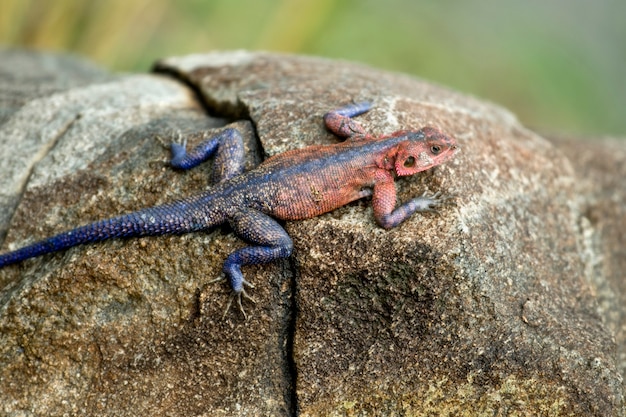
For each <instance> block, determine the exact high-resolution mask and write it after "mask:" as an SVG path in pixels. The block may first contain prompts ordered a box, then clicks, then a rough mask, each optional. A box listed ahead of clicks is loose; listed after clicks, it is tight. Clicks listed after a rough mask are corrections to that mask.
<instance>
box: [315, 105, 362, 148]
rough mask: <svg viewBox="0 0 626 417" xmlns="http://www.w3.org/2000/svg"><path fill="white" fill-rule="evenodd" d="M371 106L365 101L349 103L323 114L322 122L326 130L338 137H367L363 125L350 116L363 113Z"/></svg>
mask: <svg viewBox="0 0 626 417" xmlns="http://www.w3.org/2000/svg"><path fill="white" fill-rule="evenodd" d="M371 108H372V105H371V103H369V102H367V101H364V102H361V103H354V104H349V105H347V106H344V107H341V108H339V109H337V110H332V111H329V112H328V113H326V114H325V115H324V124H325V125H326V127H327V128H328V130H330V131H331V132H333V133H334V134H335V135H337V136H339V137H340V138H350V139H353V138H356V137H367V133H366V132H365V129H364V128H363V126H361V125H360V124H359V123H358V122H356V121H354V120H352V117H354V116H358V115H359V114H363V113H365V112H367V111H368V110H369V109H371Z"/></svg>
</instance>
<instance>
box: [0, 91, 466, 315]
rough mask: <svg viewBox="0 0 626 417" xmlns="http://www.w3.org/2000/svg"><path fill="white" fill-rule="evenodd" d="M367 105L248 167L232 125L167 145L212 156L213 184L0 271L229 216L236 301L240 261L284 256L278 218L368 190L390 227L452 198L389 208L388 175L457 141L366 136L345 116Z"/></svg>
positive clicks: (287, 244) (229, 274) (187, 163)
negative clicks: (322, 133) (193, 143)
mask: <svg viewBox="0 0 626 417" xmlns="http://www.w3.org/2000/svg"><path fill="white" fill-rule="evenodd" d="M369 109H370V104H369V103H357V104H352V105H348V106H345V107H342V108H340V109H338V110H335V111H331V112H329V113H327V114H326V115H325V116H324V123H325V124H326V127H327V128H328V129H329V130H330V131H331V132H333V133H335V134H336V135H337V136H339V137H343V138H347V139H346V140H345V141H344V142H342V143H338V144H334V145H324V146H311V147H308V148H304V149H298V150H293V151H290V152H285V153H283V154H280V155H277V156H274V157H272V158H269V159H268V160H266V161H265V162H263V163H262V164H261V165H259V166H258V167H257V168H256V169H254V170H251V171H250V172H248V173H245V174H243V159H244V148H243V140H242V137H241V135H240V134H239V132H238V131H237V130H235V129H226V130H224V131H223V132H222V133H220V134H219V135H217V136H215V137H213V138H210V139H207V140H205V141H204V142H202V143H201V144H200V145H198V146H197V147H195V148H194V149H193V150H192V151H191V152H189V153H188V152H187V151H186V149H185V145H184V144H178V143H174V144H172V145H171V151H172V159H171V162H170V163H171V165H172V166H173V167H175V168H178V169H191V168H193V167H195V166H197V165H198V164H200V163H202V162H203V161H205V160H207V159H208V158H209V157H211V156H212V155H213V154H215V166H214V180H215V181H216V182H217V184H216V185H215V186H214V187H213V188H212V189H210V190H208V191H206V192H204V193H201V194H198V195H196V196H192V197H188V198H184V199H181V200H178V201H175V202H173V203H169V204H164V205H161V206H155V207H150V208H146V209H143V210H139V211H136V212H134V213H129V214H125V215H122V216H119V217H114V218H111V219H107V220H101V221H98V222H95V223H92V224H88V225H86V226H81V227H78V228H76V229H72V230H70V231H67V232H64V233H61V234H59V235H56V236H53V237H51V238H48V239H45V240H42V241H39V242H36V243H34V244H32V245H29V246H26V247H24V248H22V249H18V250H16V251H13V252H8V253H5V254H2V255H0V268H2V267H5V266H7V265H10V264H15V263H18V262H21V261H23V260H25V259H28V258H32V257H35V256H39V255H43V254H46V253H50V252H57V251H61V250H64V249H67V248H70V247H73V246H77V245H81V244H84V243H91V242H98V241H102V240H106V239H111V238H117V237H138V236H155V235H166V234H182V233H189V232H194V231H199V230H205V229H209V228H212V227H214V226H217V225H219V224H223V223H228V224H230V226H231V227H232V228H233V230H234V232H235V233H236V234H237V235H238V236H239V237H241V238H242V239H244V240H246V241H248V242H250V243H251V246H248V247H245V248H243V249H239V250H237V251H235V252H233V253H231V254H230V255H229V256H228V258H227V259H226V261H225V262H224V274H225V276H226V278H227V279H228V281H229V282H230V285H231V288H232V289H233V294H234V295H235V296H237V299H238V302H239V306H240V308H241V296H242V295H243V296H246V297H248V296H247V294H246V292H245V290H244V284H245V285H250V284H249V283H248V282H247V281H246V280H245V279H244V277H243V275H242V273H241V267H242V266H243V265H251V264H252V265H254V264H261V263H267V262H271V261H274V260H276V259H280V258H286V257H288V256H289V255H290V254H291V251H292V248H293V243H292V241H291V238H290V237H289V235H287V233H286V232H285V230H284V229H283V228H282V226H281V225H280V224H279V223H278V222H277V221H276V220H275V219H280V220H301V219H308V218H311V217H315V216H319V215H320V214H323V213H327V212H329V211H332V210H334V209H336V208H338V207H341V206H344V205H346V204H348V203H350V202H351V201H354V200H358V199H360V198H363V197H368V196H371V197H372V205H373V208H374V217H375V218H376V221H377V222H378V224H380V225H381V226H382V227H384V228H385V229H389V228H392V227H395V226H397V225H398V224H400V223H401V222H403V221H404V220H406V219H407V218H408V217H409V216H411V215H412V214H413V213H415V212H416V211H421V212H428V211H434V210H435V209H436V208H437V207H439V206H440V205H441V204H443V203H444V202H446V201H447V200H448V199H449V197H446V196H442V195H440V194H435V195H433V196H427V195H426V194H424V195H422V196H420V197H417V198H413V199H411V200H410V201H408V202H406V203H404V204H402V205H400V206H399V207H397V208H396V189H395V183H394V179H395V177H396V176H405V175H412V174H415V173H417V172H420V171H424V170H427V169H429V168H432V167H434V166H436V165H439V164H441V163H443V162H445V161H447V160H448V159H450V158H451V157H452V156H453V155H454V153H455V151H456V148H457V146H456V142H455V140H454V139H453V138H451V137H449V136H446V135H444V134H443V133H441V132H440V131H438V130H436V129H434V128H431V127H424V128H422V129H420V130H418V131H399V132H396V133H393V134H391V135H388V136H383V137H373V136H371V135H369V134H367V133H366V132H365V130H364V129H363V127H362V126H361V125H360V124H359V123H357V122H356V121H354V120H353V119H352V117H354V116H357V115H359V114H362V113H364V112H366V111H368V110H369ZM248 298H250V297H248ZM231 301H232V298H231ZM229 306H230V302H229ZM227 309H228V307H227ZM241 311H242V312H243V308H241ZM244 315H245V313H244Z"/></svg>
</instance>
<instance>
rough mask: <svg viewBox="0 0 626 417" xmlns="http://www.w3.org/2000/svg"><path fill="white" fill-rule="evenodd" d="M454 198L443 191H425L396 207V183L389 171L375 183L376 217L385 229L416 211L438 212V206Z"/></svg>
mask: <svg viewBox="0 0 626 417" xmlns="http://www.w3.org/2000/svg"><path fill="white" fill-rule="evenodd" d="M451 199H452V197H451V196H446V195H443V194H441V193H435V194H433V195H429V194H428V193H424V194H422V195H421V196H419V197H416V198H413V199H411V200H409V201H408V202H406V203H404V204H402V205H401V206H400V207H398V208H396V185H395V183H394V181H393V177H392V176H391V174H389V172H385V173H384V174H383V175H382V178H380V179H379V181H378V182H377V183H376V184H375V185H374V192H373V194H372V206H373V209H374V217H375V218H376V221H377V222H378V224H379V225H381V226H382V227H383V228H385V229H391V228H393V227H396V226H397V225H399V224H400V223H402V222H403V221H405V220H406V219H408V218H409V217H411V215H412V214H413V213H415V212H418V211H419V212H435V213H436V212H437V210H436V209H437V208H439V207H441V206H442V205H444V204H447V203H448V202H449V201H450V200H451Z"/></svg>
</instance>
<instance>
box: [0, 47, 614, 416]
mask: <svg viewBox="0 0 626 417" xmlns="http://www.w3.org/2000/svg"><path fill="white" fill-rule="evenodd" d="M4 59H5V56H2V59H0V61H4ZM11 59H15V58H12V57H11ZM20 59H24V57H20ZM46 59H47V60H53V61H54V60H57V61H58V62H57V64H56V65H58V68H59V70H58V71H59V72H63V68H64V67H65V66H66V65H67V66H69V67H72V68H74V67H75V66H76V65H77V64H76V63H74V62H73V61H71V60H68V59H67V58H64V57H54V56H52V57H50V56H46ZM38 65H40V58H33V60H32V66H33V67H35V68H36V67H37V66H38ZM156 68H157V70H158V71H160V72H161V73H162V75H158V74H154V75H128V76H114V77H104V78H99V77H95V78H94V80H93V82H91V83H85V84H84V85H76V86H72V87H71V88H68V89H62V88H60V89H59V91H57V92H55V93H53V94H47V95H42V96H41V97H37V96H33V97H32V98H29V100H25V101H24V103H23V105H20V106H16V107H15V108H13V110H12V111H11V114H10V116H9V117H8V118H7V119H6V120H5V121H4V123H3V124H2V125H0V154H1V155H2V160H3V161H4V160H10V164H8V166H7V168H5V166H4V164H3V167H2V176H0V190H2V191H0V197H1V198H2V200H1V201H0V204H2V207H3V210H2V212H3V213H5V214H4V216H3V217H2V218H0V220H1V222H2V223H0V226H1V227H2V229H1V230H4V231H5V235H6V238H5V239H4V243H3V246H2V247H3V249H4V250H6V249H10V248H16V247H19V246H22V245H23V244H25V243H28V242H32V241H34V240H37V239H40V238H43V237H46V236H49V235H51V234H53V233H56V232H60V231H62V230H65V229H66V228H68V227H71V226H74V225H78V224H83V223H86V222H88V221H91V220H96V219H100V218H104V217H110V216H113V215H116V214H120V213H122V212H126V211H130V210H134V209H137V208H140V207H144V206H147V205H153V204H158V203H161V202H165V201H169V200H172V199H175V198H176V197H178V196H181V195H188V194H190V193H193V192H197V191H199V190H202V189H204V188H206V187H208V186H210V184H209V183H208V180H207V179H208V178H209V177H210V175H209V173H210V168H211V164H205V165H206V166H203V167H199V168H197V169H195V170H192V171H190V172H186V173H180V172H174V171H172V170H171V169H169V168H168V167H167V166H166V164H165V163H164V161H165V160H166V158H167V151H165V150H164V149H163V148H162V147H161V145H160V143H159V141H158V140H156V139H155V135H161V136H168V137H169V136H173V135H175V134H176V132H184V133H189V132H203V131H208V132H209V134H210V133H211V132H217V131H219V128H221V127H223V126H225V125H227V124H228V123H230V122H235V123H236V126H237V127H239V128H240V129H241V130H242V131H243V132H244V134H245V136H246V138H247V140H248V148H249V155H250V161H248V163H249V166H252V165H253V164H254V163H255V159H258V156H255V155H257V154H258V153H259V152H260V150H259V149H257V148H258V146H259V145H260V149H262V152H263V154H264V155H265V156H267V155H273V154H276V153H279V152H283V151H285V150H288V149H293V148H298V147H303V146H306V145H309V144H312V143H333V142H336V141H337V139H336V138H335V137H333V136H332V135H331V134H330V133H328V132H327V131H325V129H324V127H323V123H322V121H321V116H322V114H323V113H324V112H326V111H328V110H329V109H332V108H335V107H337V106H339V105H342V104H345V103H347V102H349V101H351V100H355V101H357V100H363V99H368V100H372V101H373V102H374V109H373V110H372V111H370V112H369V113H367V114H365V115H363V116H360V117H359V120H360V121H361V122H362V123H363V125H364V126H366V127H367V128H368V129H369V130H370V131H371V132H373V133H377V134H382V133H390V132H392V131H394V130H397V129H406V128H418V127H421V126H423V125H434V126H437V127H439V128H441V129H443V130H444V131H446V132H448V133H450V134H452V135H454V136H456V137H457V138H458V140H459V142H460V145H461V148H462V152H461V153H460V154H458V155H457V156H456V157H455V159H454V160H453V161H452V162H450V163H447V164H445V165H444V166H440V167H437V168H436V169H434V170H432V171H430V172H427V173H425V174H423V175H419V176H416V177H413V178H408V179H402V180H400V181H399V182H398V188H399V197H400V200H401V201H404V200H406V199H408V198H410V196H414V195H416V194H419V193H422V192H423V191H424V190H427V189H428V190H431V191H443V192H446V193H455V194H457V196H458V197H457V206H456V207H450V208H445V209H443V210H442V212H441V215H440V216H433V215H423V216H420V215H416V216H414V217H412V218H411V219H410V220H408V221H407V222H405V223H404V224H403V225H401V226H400V227H398V228H396V229H394V230H391V231H384V230H382V229H381V228H379V227H377V226H376V224H375V222H374V220H373V216H372V210H371V208H370V206H369V203H368V202H367V201H361V202H358V203H355V204H352V205H349V206H348V207H344V208H342V209H339V210H337V211H335V212H333V213H329V214H327V215H324V216H321V217H319V218H315V219H311V220H307V221H301V222H293V223H288V224H287V225H286V228H287V230H288V232H289V233H290V235H291V236H292V237H293V239H294V243H295V254H294V256H292V257H291V258H290V259H289V260H288V261H284V262H277V263H274V264H270V265H263V266H258V267H249V268H247V269H246V270H244V274H245V275H246V277H247V279H248V280H249V281H251V282H253V283H254V284H255V285H256V288H255V289H254V290H253V291H254V293H253V295H254V297H255V298H256V299H257V303H256V304H251V303H248V304H246V308H247V310H248V312H249V314H250V316H251V317H250V319H249V320H247V321H245V320H244V319H243V317H242V316H241V314H240V313H239V312H237V311H235V310H232V311H230V312H229V313H228V314H227V316H226V319H225V320H222V319H221V316H222V313H223V309H224V307H225V304H226V302H227V299H228V295H229V293H228V289H227V287H226V286H225V285H219V284H217V285H216V284H209V281H211V280H212V279H213V278H215V277H217V276H219V274H220V270H221V264H222V262H223V260H224V258H225V257H226V256H227V254H228V253H229V252H231V251H232V250H233V249H235V248H236V247H240V246H242V245H244V243H242V242H240V241H239V240H238V239H237V238H235V237H234V236H233V235H232V234H231V233H229V232H228V230H227V229H218V230H214V231H211V232H207V233H197V234H193V235H185V236H173V237H157V238H146V239H131V240H115V241H108V242H104V243H101V244H96V245H89V246H84V247H78V248H73V249H71V250H68V251H66V252H64V253H60V254H54V255H48V256H44V257H41V258H38V259H34V260H30V261H27V262H24V263H23V264H22V265H19V266H12V267H8V268H5V269H3V270H0V283H1V287H0V288H2V292H1V293H0V300H1V301H0V303H1V304H0V404H1V405H0V410H1V412H2V413H4V414H7V415H63V414H75V415H116V416H119V415H151V414H153V415H185V416H187V415H206V416H220V415H224V416H226V415H229V416H230V415H293V414H299V415H303V416H304V415H310V416H316V415H446V414H447V415H490V416H491V415H500V414H502V415H504V414H507V415H598V416H609V415H623V411H622V401H623V386H622V377H621V373H620V371H619V370H620V369H622V368H620V367H619V365H618V364H619V363H620V362H618V360H617V358H616V348H617V347H616V343H615V341H614V339H613V336H612V332H611V331H613V332H615V333H616V334H620V332H621V333H623V332H622V331H621V323H622V322H623V320H621V317H622V316H621V313H619V314H615V313H614V311H616V309H618V308H619V300H620V298H619V296H614V294H615V293H616V290H615V287H616V285H617V283H618V282H619V279H618V275H619V274H620V273H619V272H615V273H614V274H613V275H611V274H608V273H605V272H604V270H601V268H599V267H598V266H597V260H598V259H603V262H605V263H606V264H603V265H604V266H606V268H614V269H611V271H619V269H618V268H617V266H615V267H614V265H617V264H618V263H619V262H623V255H620V253H622V252H620V249H613V250H615V253H616V254H617V255H616V256H614V257H609V258H601V257H600V255H601V253H602V251H603V250H607V246H606V245H611V244H612V242H613V241H611V240H610V239H609V237H608V235H609V233H610V232H609V230H610V229H611V225H612V226H613V229H617V228H619V227H622V230H623V226H624V217H623V215H622V217H621V218H620V217H619V216H614V217H611V215H610V212H609V214H607V216H608V217H607V218H606V219H603V220H602V228H601V230H599V229H597V224H598V222H597V221H594V220H593V219H592V220H589V218H590V214H589V210H588V205H587V203H588V202H589V201H588V200H587V199H586V196H587V195H589V194H585V192H586V191H584V190H583V189H582V188H581V184H582V183H581V181H580V179H579V177H578V176H577V172H576V171H575V170H574V169H573V168H572V165H571V163H570V161H569V160H568V159H567V158H566V156H565V154H564V152H563V151H562V150H559V149H558V148H557V147H554V146H553V145H552V144H551V143H550V142H548V141H546V140H545V139H543V138H541V137H540V136H538V135H537V134H535V133H533V132H531V131H529V130H528V129H525V128H524V127H523V126H521V125H520V124H519V123H518V122H517V120H516V119H515V117H514V116H513V115H511V114H510V113H508V112H507V111H505V110H503V109H501V108H498V107H496V106H494V105H491V104H489V103H485V102H482V101H480V100H477V99H474V98H471V97H467V96H463V95H460V94H458V93H455V92H452V91H449V90H446V89H444V88H442V87H439V86H434V85H432V84H429V83H426V82H423V81H420V80H417V79H415V78H410V77H407V76H404V75H400V74H392V73H387V72H382V71H377V70H373V69H370V68H366V67H363V66H359V65H355V64H351V63H346V62H338V61H329V60H322V59H316V58H307V57H295V56H285V55H272V54H263V53H247V52H231V53H220V54H208V55H196V56H188V57H180V58H170V59H166V60H163V61H161V62H159V63H158V64H157V66H156ZM163 74H175V75H176V76H177V77H180V78H182V79H184V81H185V82H186V83H188V84H185V83H181V82H179V81H176V80H174V79H172V78H171V77H167V76H164V75H163ZM14 76H15V77H16V80H18V81H16V82H20V81H19V74H15V75H14ZM61 78H62V77H61ZM22 82H25V83H27V82H28V79H26V80H24V81H22ZM51 84H53V86H50V87H48V88H49V91H51V90H54V84H55V80H54V79H52V80H51ZM189 86H195V87H196V89H197V93H198V97H200V99H201V100H200V101H201V102H199V101H198V100H197V98H196V96H195V95H194V94H193V92H192V91H190V88H189ZM0 94H1V93H0ZM206 110H208V111H209V113H210V114H211V116H208V115H207V114H206ZM248 120H250V121H251V122H252V123H250V122H248ZM200 136H201V135H200V134H197V135H194V136H192V138H191V139H190V142H191V143H193V142H194V141H197V140H200ZM615 146H616V147H617V149H621V150H622V152H623V150H624V146H620V145H619V144H615ZM562 148H563V150H565V148H567V149H569V148H568V146H562ZM590 152H593V148H591V149H590ZM614 154H615V153H612V154H610V155H608V157H609V158H611V157H612V155H614ZM622 155H623V154H622ZM570 156H571V155H570ZM615 158H617V157H615ZM580 163H581V164H583V165H584V164H585V161H580ZM574 166H577V165H574ZM622 166H623V165H622ZM603 178H610V175H609V174H608V171H607V175H606V177H603ZM589 181H590V184H593V183H594V181H595V179H594V178H590V179H589ZM604 184H605V187H604V188H603V189H604V192H605V194H603V195H605V196H606V195H608V193H610V191H611V189H612V188H620V187H621V188H620V190H621V191H620V192H621V194H620V195H621V196H622V197H623V195H624V193H623V185H621V184H620V183H619V182H610V181H605V182H604ZM594 189H595V188H594V187H593V185H590V186H589V187H587V189H586V190H587V191H588V190H594ZM623 201H624V200H623V199H622V200H620V202H622V203H619V202H618V203H616V205H618V206H619V204H622V205H621V207H622V209H623V207H624V206H623ZM603 213H604V212H603ZM617 234H618V233H614V235H617ZM589 236H592V238H593V239H595V240H593V239H592V240H591V241H590V237H589ZM622 236H623V233H622ZM590 242H591V243H593V244H590ZM621 250H623V249H621ZM621 256H622V257H621ZM616 259H617V260H616ZM594 262H595V263H594ZM609 264H610V265H609ZM622 270H623V269H622ZM609 275H611V276H610V277H609ZM622 275H623V273H622ZM609 278H610V279H609ZM599 288H600V289H603V290H602V292H598V289H599ZM596 294H598V295H600V296H601V297H600V301H601V302H600V303H598V297H597V296H596ZM618 311H621V310H618ZM619 337H620V339H619V340H620V343H622V336H619ZM620 346H621V345H620ZM620 352H622V350H621V348H620Z"/></svg>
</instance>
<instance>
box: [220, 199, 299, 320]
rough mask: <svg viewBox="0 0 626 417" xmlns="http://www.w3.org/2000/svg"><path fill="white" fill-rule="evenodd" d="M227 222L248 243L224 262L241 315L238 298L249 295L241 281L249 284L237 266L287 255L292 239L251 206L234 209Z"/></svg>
mask: <svg viewBox="0 0 626 417" xmlns="http://www.w3.org/2000/svg"><path fill="white" fill-rule="evenodd" d="M228 222H229V224H230V226H231V227H232V228H233V230H234V231H235V233H236V234H237V236H239V237H240V238H242V239H244V240H245V241H247V242H249V243H250V244H251V246H247V247H245V248H242V249H239V250H236V251H235V252H233V253H231V254H230V255H229V256H228V258H226V261H224V274H225V275H226V279H227V280H228V282H229V283H230V286H231V288H232V290H233V292H234V294H233V295H234V296H235V297H237V298H238V300H237V301H238V303H239V308H240V310H241V312H242V313H243V315H244V317H245V316H246V313H245V312H244V310H243V308H242V306H241V297H242V296H243V297H245V298H250V296H248V294H246V292H245V289H244V284H245V285H248V286H252V285H251V284H250V283H249V282H247V281H246V280H245V278H244V277H243V274H242V273H241V267H242V266H243V265H258V264H264V263H268V262H272V261H274V260H277V259H282V258H287V257H289V255H291V252H292V250H293V242H292V240H291V238H290V237H289V235H288V234H287V232H286V231H285V229H283V227H282V226H281V225H280V224H279V223H278V222H277V221H276V220H274V219H273V218H271V217H270V216H268V215H266V214H264V213H262V212H260V211H257V210H254V209H250V208H244V209H241V210H238V211H237V212H235V214H233V215H232V216H231V217H230V218H229V221H228ZM231 301H232V299H231ZM228 307H230V302H229V304H228ZM228 307H227V309H228Z"/></svg>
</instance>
